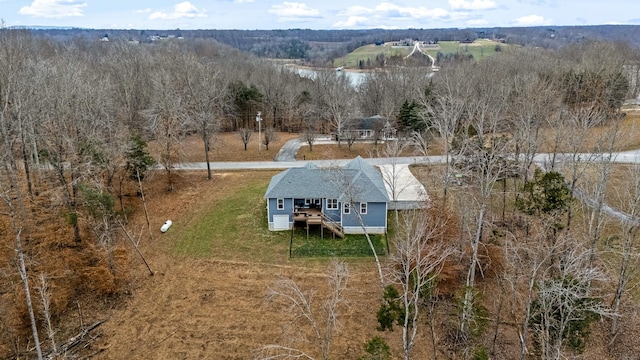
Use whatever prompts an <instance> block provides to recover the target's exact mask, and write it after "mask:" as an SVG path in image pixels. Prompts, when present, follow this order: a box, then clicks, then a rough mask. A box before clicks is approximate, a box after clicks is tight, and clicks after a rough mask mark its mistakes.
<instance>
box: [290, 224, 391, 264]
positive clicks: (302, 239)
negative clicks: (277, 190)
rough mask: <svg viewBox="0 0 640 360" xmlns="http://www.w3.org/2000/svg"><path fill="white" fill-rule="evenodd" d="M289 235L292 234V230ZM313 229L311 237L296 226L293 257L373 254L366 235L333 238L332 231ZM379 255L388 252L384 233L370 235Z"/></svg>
mask: <svg viewBox="0 0 640 360" xmlns="http://www.w3.org/2000/svg"><path fill="white" fill-rule="evenodd" d="M287 233H289V235H291V233H290V232H287ZM320 235H321V234H320V230H319V229H312V230H311V232H310V234H309V238H308V239H307V233H306V230H305V229H304V228H302V227H301V228H296V231H295V232H294V234H293V241H292V253H291V256H292V257H335V256H340V257H361V256H373V254H372V252H371V247H370V246H369V242H368V241H367V238H366V237H365V236H364V235H360V234H348V235H346V236H345V238H344V239H340V238H339V237H336V238H333V237H332V236H331V232H330V231H328V230H325V231H324V238H322V237H321V236H320ZM370 238H371V242H372V243H373V246H374V247H375V249H376V253H377V254H378V255H386V254H387V240H386V238H385V236H384V235H370Z"/></svg>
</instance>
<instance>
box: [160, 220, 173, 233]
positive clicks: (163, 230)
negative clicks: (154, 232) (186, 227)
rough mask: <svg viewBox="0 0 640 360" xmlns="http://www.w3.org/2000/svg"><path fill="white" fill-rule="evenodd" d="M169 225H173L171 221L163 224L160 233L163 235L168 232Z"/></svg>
mask: <svg viewBox="0 0 640 360" xmlns="http://www.w3.org/2000/svg"><path fill="white" fill-rule="evenodd" d="M171 224H173V223H172V222H171V220H167V222H166V223H164V225H162V227H161V228H160V231H162V232H163V233H164V232H167V230H169V228H170V227H171Z"/></svg>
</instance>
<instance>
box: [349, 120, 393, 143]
mask: <svg viewBox="0 0 640 360" xmlns="http://www.w3.org/2000/svg"><path fill="white" fill-rule="evenodd" d="M353 124H354V126H353V127H352V128H351V129H350V130H345V133H354V134H355V138H356V139H360V140H371V139H388V138H391V137H394V136H395V135H396V129H395V128H394V127H393V126H391V122H390V121H389V119H386V118H384V117H382V116H380V115H374V116H370V117H366V118H361V119H354V120H353ZM346 136H347V137H348V135H346Z"/></svg>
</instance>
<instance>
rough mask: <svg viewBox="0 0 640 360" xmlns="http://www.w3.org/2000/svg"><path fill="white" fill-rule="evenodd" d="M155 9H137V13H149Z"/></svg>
mask: <svg viewBox="0 0 640 360" xmlns="http://www.w3.org/2000/svg"><path fill="white" fill-rule="evenodd" d="M152 11H153V9H151V8H146V9H138V10H136V11H135V13H136V14H148V13H150V12H152Z"/></svg>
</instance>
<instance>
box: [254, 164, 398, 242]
mask: <svg viewBox="0 0 640 360" xmlns="http://www.w3.org/2000/svg"><path fill="white" fill-rule="evenodd" d="M264 197H265V198H266V199H267V218H268V221H269V230H272V231H278V230H290V229H292V228H293V226H294V224H295V223H296V222H303V223H304V224H305V225H306V226H307V227H308V226H310V225H320V226H321V228H322V229H328V230H330V231H332V232H333V233H334V234H337V235H338V236H341V237H342V236H344V234H355V233H364V231H365V229H366V231H367V232H368V233H371V234H384V233H386V231H387V205H388V203H389V195H388V194H387V191H386V189H385V186H384V180H383V178H382V174H381V173H380V172H379V171H378V170H377V169H376V168H375V167H373V166H372V165H370V164H369V163H367V162H366V161H365V160H363V159H362V158H361V157H359V156H358V157H357V158H355V159H353V160H351V161H350V162H349V163H347V164H346V165H345V166H344V167H342V168H319V167H318V166H316V165H315V164H313V163H308V164H307V165H306V166H304V167H300V168H290V169H287V170H285V171H283V172H281V173H279V174H277V175H275V176H274V177H272V178H271V182H270V183H269V187H268V188H267V191H266V193H265V195H264ZM360 219H361V220H362V223H361V221H360Z"/></svg>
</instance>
